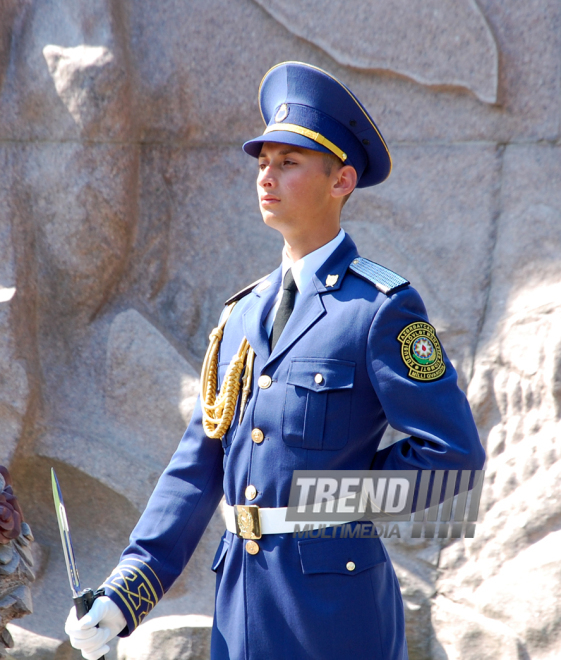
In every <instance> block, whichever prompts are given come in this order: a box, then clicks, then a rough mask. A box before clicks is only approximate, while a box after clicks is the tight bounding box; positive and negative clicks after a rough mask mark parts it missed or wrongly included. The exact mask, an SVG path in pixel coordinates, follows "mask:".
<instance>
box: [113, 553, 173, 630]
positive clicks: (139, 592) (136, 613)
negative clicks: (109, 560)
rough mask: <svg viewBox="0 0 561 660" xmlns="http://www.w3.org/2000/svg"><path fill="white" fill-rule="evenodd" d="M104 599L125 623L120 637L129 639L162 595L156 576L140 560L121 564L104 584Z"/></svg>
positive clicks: (127, 560)
mask: <svg viewBox="0 0 561 660" xmlns="http://www.w3.org/2000/svg"><path fill="white" fill-rule="evenodd" d="M102 587H103V588H104V589H105V595H106V596H109V598H111V600H112V601H113V602H114V603H115V604H116V605H117V606H118V607H119V609H120V610H121V612H122V613H123V615H124V617H125V620H126V622H127V627H126V628H125V629H124V630H122V631H121V633H120V634H119V636H120V637H126V636H127V635H130V634H131V633H132V632H133V630H135V629H136V628H138V626H139V625H140V623H141V622H142V620H143V619H144V617H145V616H146V615H147V614H148V613H149V612H150V611H151V610H152V609H153V608H154V607H155V605H156V603H157V602H158V601H159V600H160V599H161V598H162V596H163V595H164V589H163V587H162V584H161V582H160V580H159V578H158V576H157V575H156V573H155V572H154V571H153V570H152V568H150V566H149V565H148V564H146V563H145V562H143V561H141V560H140V559H135V558H130V559H125V560H123V561H122V562H121V563H120V564H119V565H118V566H117V568H116V569H115V570H114V571H113V573H112V574H111V575H110V576H109V577H108V578H107V579H106V580H105V582H104V583H103V585H102Z"/></svg>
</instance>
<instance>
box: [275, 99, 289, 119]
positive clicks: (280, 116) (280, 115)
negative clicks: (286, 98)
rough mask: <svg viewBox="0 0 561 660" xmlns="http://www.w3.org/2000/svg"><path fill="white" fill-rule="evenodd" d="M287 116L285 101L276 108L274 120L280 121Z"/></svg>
mask: <svg viewBox="0 0 561 660" xmlns="http://www.w3.org/2000/svg"><path fill="white" fill-rule="evenodd" d="M287 117H288V106H287V105H286V103H283V104H282V105H281V107H280V108H279V109H278V110H277V114H276V115H275V121H276V122H277V123H278V122H281V121H284V120H285V119H286V118H287Z"/></svg>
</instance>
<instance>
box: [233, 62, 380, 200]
mask: <svg viewBox="0 0 561 660" xmlns="http://www.w3.org/2000/svg"><path fill="white" fill-rule="evenodd" d="M259 107H260V109H261V116H262V117H263V121H264V122H265V124H266V126H267V128H266V129H265V132H264V133H263V135H261V136H259V137H256V138H254V139H253V140H249V141H248V142H246V143H245V144H244V145H243V149H244V151H245V152H246V153H247V154H249V155H250V156H253V157H255V158H257V157H258V156H259V154H260V152H261V145H262V144H263V142H280V143H281V144H290V145H294V146H297V147H304V148H306V149H313V150H314V151H321V152H324V153H333V154H335V155H336V156H337V157H338V158H339V159H340V160H342V161H343V163H345V165H352V166H353V167H354V168H355V170H356V171H357V175H358V183H357V188H366V187H368V186H374V185H376V184H377V183H382V181H384V180H385V179H387V177H388V176H389V174H390V172H391V169H392V161H391V156H390V152H389V151H388V147H387V146H386V143H385V141H384V138H383V137H382V134H381V133H380V131H379V130H378V127H377V126H376V124H375V123H374V121H373V119H372V117H370V115H369V114H368V112H367V111H366V109H365V108H364V106H363V105H362V103H361V102H360V101H359V100H358V99H357V98H356V97H355V96H354V95H353V93H352V92H351V91H350V90H349V89H348V88H347V87H345V85H343V84H342V83H340V82H339V81H338V80H337V79H336V78H334V77H333V76H332V75H330V74H329V73H327V72H326V71H323V70H322V69H318V68H317V67H315V66H311V65H310V64H304V63H303V62H282V63H281V64H277V65H276V66H274V67H273V68H272V69H269V71H267V73H266V74H265V76H264V78H263V80H262V81H261V85H260V87H259Z"/></svg>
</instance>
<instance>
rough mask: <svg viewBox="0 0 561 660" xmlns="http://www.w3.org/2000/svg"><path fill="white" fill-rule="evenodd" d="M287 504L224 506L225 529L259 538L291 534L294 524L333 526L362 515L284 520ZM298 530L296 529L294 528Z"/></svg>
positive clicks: (317, 527) (247, 536)
mask: <svg viewBox="0 0 561 660" xmlns="http://www.w3.org/2000/svg"><path fill="white" fill-rule="evenodd" d="M288 508H289V507H287V506H281V507H277V508H275V509H268V508H262V507H259V506H256V505H255V504H251V505H238V506H231V505H230V504H226V505H225V506H224V518H225V520H226V529H227V530H228V531H229V532H232V534H237V535H238V536H241V537H242V538H244V539H260V538H261V536H262V535H263V534H293V533H294V531H295V527H296V525H298V529H300V530H303V529H306V530H314V529H319V528H320V527H334V526H335V525H346V524H347V523H349V522H353V520H359V519H360V518H362V517H363V516H364V514H362V513H357V514H355V517H354V518H353V515H352V514H351V515H350V516H349V517H350V520H345V521H340V520H337V521H325V520H297V521H293V520H286V515H287V513H288ZM296 531H298V530H296Z"/></svg>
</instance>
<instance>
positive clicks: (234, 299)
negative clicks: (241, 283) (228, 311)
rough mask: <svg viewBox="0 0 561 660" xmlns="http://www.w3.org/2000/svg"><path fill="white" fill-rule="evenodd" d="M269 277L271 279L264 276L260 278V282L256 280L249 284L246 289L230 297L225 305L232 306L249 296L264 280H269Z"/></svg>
mask: <svg viewBox="0 0 561 660" xmlns="http://www.w3.org/2000/svg"><path fill="white" fill-rule="evenodd" d="M267 277H269V275H264V276H263V277H260V278H259V279H258V280H255V282H252V283H251V284H248V285H247V286H246V287H244V288H243V289H241V291H238V292H237V293H234V295H233V296H230V297H229V298H228V300H227V301H226V302H225V303H224V304H225V305H230V304H232V303H233V302H237V301H238V300H240V299H241V298H243V297H244V296H247V294H248V293H250V292H251V291H252V290H253V289H254V288H255V287H256V286H257V285H258V284H259V282H262V281H263V280H264V279H267Z"/></svg>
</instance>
